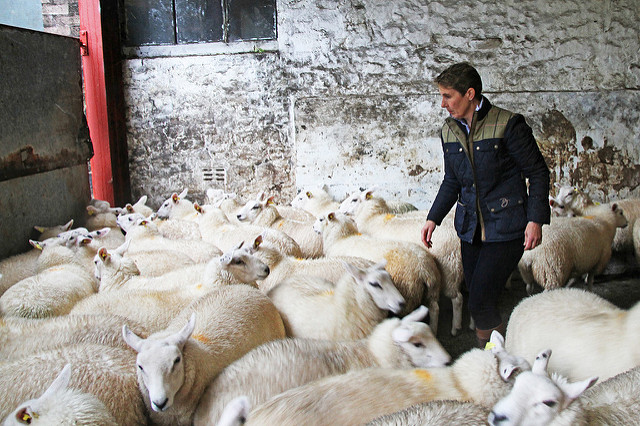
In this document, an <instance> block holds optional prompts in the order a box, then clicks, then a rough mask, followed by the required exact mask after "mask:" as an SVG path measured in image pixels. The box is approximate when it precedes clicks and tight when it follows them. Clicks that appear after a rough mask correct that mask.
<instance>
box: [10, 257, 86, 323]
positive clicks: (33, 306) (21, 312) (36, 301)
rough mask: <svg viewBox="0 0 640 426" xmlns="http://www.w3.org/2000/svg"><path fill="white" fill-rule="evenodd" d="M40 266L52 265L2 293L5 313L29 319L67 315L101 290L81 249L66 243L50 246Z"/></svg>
mask: <svg viewBox="0 0 640 426" xmlns="http://www.w3.org/2000/svg"><path fill="white" fill-rule="evenodd" d="M45 259H46V260H45ZM80 263H81V262H80ZM39 265H40V267H43V265H44V266H48V267H44V269H42V270H41V271H40V272H38V273H37V274H35V275H33V276H31V277H28V278H25V279H23V280H21V281H19V282H17V283H16V284H14V285H12V286H11V287H10V288H9V289H8V290H7V291H5V292H4V294H2V296H0V313H1V314H2V315H4V316H19V317H27V318H45V317H50V316H56V315H63V314H66V313H68V312H69V311H70V310H71V309H72V308H73V306H74V305H75V304H76V303H77V302H78V301H80V300H82V299H84V298H86V297H88V296H90V295H91V294H93V293H95V292H96V290H97V282H96V279H95V278H94V277H93V275H92V274H91V273H89V272H87V270H86V269H85V268H84V266H83V265H82V264H79V262H78V261H77V252H76V251H73V250H71V249H69V248H67V247H65V246H48V247H46V248H45V249H44V251H43V253H42V254H41V255H40V258H39Z"/></svg>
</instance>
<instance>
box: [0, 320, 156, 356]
mask: <svg viewBox="0 0 640 426" xmlns="http://www.w3.org/2000/svg"><path fill="white" fill-rule="evenodd" d="M125 321H127V323H128V324H129V326H130V327H131V329H133V330H134V331H135V333H136V334H138V335H143V336H145V337H146V336H148V335H149V331H148V330H147V327H146V326H143V325H142V323H138V322H134V321H133V320H131V319H129V318H125V317H122V316H118V315H108V314H98V313H93V314H87V315H61V316H57V317H51V318H43V319H32V318H19V317H4V318H3V319H2V320H0V359H2V360H5V361H6V360H15V359H19V358H22V357H24V356H27V355H31V354H32V353H33V352H34V350H37V351H45V350H51V349H56V348H61V347H63V346H68V345H76V344H81V343H95V344H99V345H107V346H120V347H122V348H128V346H127V345H126V343H125V342H124V341H123V340H122V324H124V323H125Z"/></svg>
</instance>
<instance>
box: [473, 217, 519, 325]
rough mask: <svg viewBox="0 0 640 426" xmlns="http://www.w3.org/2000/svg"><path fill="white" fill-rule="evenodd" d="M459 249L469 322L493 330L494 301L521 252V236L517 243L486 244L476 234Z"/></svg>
mask: <svg viewBox="0 0 640 426" xmlns="http://www.w3.org/2000/svg"><path fill="white" fill-rule="evenodd" d="M479 228H480V227H478V230H479ZM460 249H461V253H462V267H463V269H464V280H465V283H466V285H467V290H468V291H469V303H468V306H469V312H470V313H471V318H473V321H474V322H475V325H476V328H478V329H481V330H490V329H492V328H495V327H497V326H499V325H500V324H501V323H502V318H501V317H500V311H499V309H498V299H499V298H500V294H501V293H502V290H503V289H504V286H505V284H506V282H507V279H508V278H509V276H510V275H511V273H512V272H513V271H514V269H515V268H516V267H517V266H518V262H519V261H520V258H521V257H522V253H523V252H524V233H523V236H522V238H519V239H517V240H511V241H504V242H495V243H488V242H482V239H481V238H480V232H476V235H475V236H474V238H473V243H471V244H469V243H467V242H464V241H462V242H461V245H460Z"/></svg>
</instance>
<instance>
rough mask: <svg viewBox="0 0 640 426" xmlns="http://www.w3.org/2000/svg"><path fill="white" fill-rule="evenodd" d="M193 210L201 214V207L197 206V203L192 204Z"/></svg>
mask: <svg viewBox="0 0 640 426" xmlns="http://www.w3.org/2000/svg"><path fill="white" fill-rule="evenodd" d="M193 208H194V209H195V211H197V212H198V213H202V207H200V204H198V202H197V201H196V202H194V203H193Z"/></svg>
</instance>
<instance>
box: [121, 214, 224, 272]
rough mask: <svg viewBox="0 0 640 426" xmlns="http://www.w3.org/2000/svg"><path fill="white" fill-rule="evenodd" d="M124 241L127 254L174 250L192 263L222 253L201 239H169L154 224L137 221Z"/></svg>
mask: <svg viewBox="0 0 640 426" xmlns="http://www.w3.org/2000/svg"><path fill="white" fill-rule="evenodd" d="M194 211H195V210H194ZM125 241H128V242H129V248H128V252H129V253H134V252H138V251H148V250H154V249H165V250H176V251H179V252H182V253H184V254H186V255H188V256H189V257H190V258H191V259H192V260H193V261H194V262H196V263H201V262H207V261H209V260H210V259H211V258H213V257H215V256H219V255H220V254H221V253H222V251H221V250H220V249H219V248H218V247H216V246H214V245H213V244H211V243H208V242H206V241H202V239H186V238H185V239H171V238H166V237H164V236H163V235H161V233H160V231H159V230H158V227H157V226H156V224H155V222H151V221H149V220H147V219H140V220H137V221H136V222H135V223H134V225H133V226H131V227H130V228H129V230H128V231H127V235H126V236H125Z"/></svg>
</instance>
